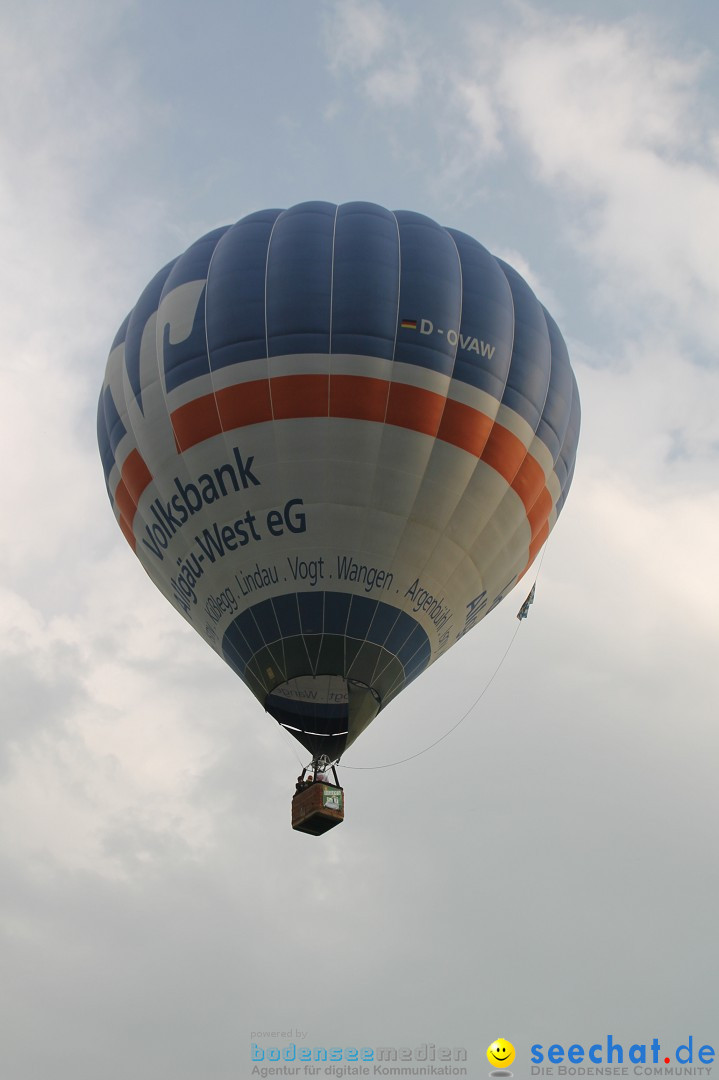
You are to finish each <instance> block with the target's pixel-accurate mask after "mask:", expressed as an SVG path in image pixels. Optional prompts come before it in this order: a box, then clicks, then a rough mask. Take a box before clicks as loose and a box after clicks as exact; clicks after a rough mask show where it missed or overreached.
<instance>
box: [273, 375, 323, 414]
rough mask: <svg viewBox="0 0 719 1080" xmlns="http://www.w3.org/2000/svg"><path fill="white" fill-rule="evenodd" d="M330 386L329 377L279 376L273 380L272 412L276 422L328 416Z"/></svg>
mask: <svg viewBox="0 0 719 1080" xmlns="http://www.w3.org/2000/svg"><path fill="white" fill-rule="evenodd" d="M329 384H330V377H329V375H278V376H277V377H276V378H274V379H271V380H270V389H271V393H272V412H273V414H274V418H275V420H293V419H295V418H297V417H308V416H327V415H328V414H329V399H330V386H329Z"/></svg>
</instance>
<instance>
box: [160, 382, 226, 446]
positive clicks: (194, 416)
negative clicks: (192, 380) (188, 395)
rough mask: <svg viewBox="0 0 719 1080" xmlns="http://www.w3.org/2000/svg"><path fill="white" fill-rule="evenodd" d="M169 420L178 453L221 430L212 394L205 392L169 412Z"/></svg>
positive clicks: (217, 433)
mask: <svg viewBox="0 0 719 1080" xmlns="http://www.w3.org/2000/svg"><path fill="white" fill-rule="evenodd" d="M170 421H171V423H172V430H173V431H174V432H175V440H176V442H177V445H178V447H179V449H180V453H182V452H183V451H184V450H189V449H190V447H191V446H196V445H197V443H199V442H204V441H205V439H211V438H212V437H213V435H219V434H220V432H221V431H222V425H221V423H220V414H219V413H218V411H217V403H216V402H215V395H214V394H205V395H204V396H203V397H199V398H195V400H194V401H188V403H187V405H181V406H180V407H179V409H175V411H174V412H173V413H170Z"/></svg>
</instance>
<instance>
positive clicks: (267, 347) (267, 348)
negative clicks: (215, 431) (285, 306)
mask: <svg viewBox="0 0 719 1080" xmlns="http://www.w3.org/2000/svg"><path fill="white" fill-rule="evenodd" d="M285 213H286V211H285V210H283V211H282V213H281V214H278V215H277V217H276V218H275V220H274V221H273V222H272V228H271V229H270V235H269V237H268V239H267V251H266V253H265V357H266V359H267V384H268V389H269V393H270V412H271V414H272V420H274V419H275V406H274V402H273V400H272V379H271V378H270V334H269V325H268V321H267V277H268V274H269V269H270V251H271V249H272V237H273V236H274V235H275V229H276V228H277V222H278V221H279V220H280V218H281V217H282V215H283V214H285Z"/></svg>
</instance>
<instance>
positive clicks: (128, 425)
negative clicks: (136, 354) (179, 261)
mask: <svg viewBox="0 0 719 1080" xmlns="http://www.w3.org/2000/svg"><path fill="white" fill-rule="evenodd" d="M160 295H162V294H160ZM159 309H160V304H159V302H158V305H157V311H159ZM133 311H134V308H133ZM157 311H156V312H154V314H155V315H156V314H157ZM130 314H132V312H131V313H130ZM151 318H152V315H150V317H149V318H148V319H147V320H146V321H145V326H147V323H148V322H149V321H150V319H151ZM145 326H143V328H142V329H143V332H144V329H145ZM140 341H141V343H142V335H140ZM155 342H156V343H157V336H156V337H155ZM125 345H126V341H124V342H123V344H122V359H121V370H120V375H119V382H120V386H121V387H122V407H123V408H124V410H125V415H124V417H123V416H122V414H121V413H120V410H119V408H118V405H117V401H116V400H115V395H114V394H113V392H112V384H111V380H110V379H108V378H107V375H108V372H107V371H106V376H105V377H106V382H107V389H108V390H109V393H110V397H111V399H112V402H113V404H114V406H115V409H116V410H117V414H118V416H119V417H120V419H121V421H122V422H123V425H124V427H125V436H124V437H127V436H130V439H131V442H132V445H133V448H134V449H135V450H137V452H138V454H140V457H141V458H142V460H143V461H144V460H145V459H144V457H143V455H142V454H141V453H140V448H139V443H138V438H137V429H136V428H135V426H134V424H133V422H132V417H131V416H130V405H129V402H128V398H127V394H126V393H125V380H126V379H127V385H128V386H130V380H129V377H128V376H127V365H126V363H125ZM155 356H156V358H157V344H156V345H155ZM108 359H109V358H108ZM158 370H159V365H158ZM160 388H161V389H162V392H163V396H164V398H165V404H167V395H166V394H165V390H164V385H163V383H162V379H161V378H160ZM130 391H132V387H131V386H130ZM133 400H134V398H133ZM138 411H139V412H140V414H141V415H142V416H143V420H146V419H147V418H146V417H145V416H144V414H143V413H142V410H141V409H140V408H139V406H138ZM169 423H170V428H171V429H172V430H173V431H174V429H173V428H172V420H171V419H170V420H169ZM118 445H119V444H118ZM130 453H132V451H130ZM128 457H129V454H126V455H125V458H124V459H123V465H124V463H125V461H126V460H127V458H128ZM113 459H114V462H115V468H116V469H117V471H118V472H119V474H120V479H119V481H118V484H117V485H116V487H115V492H114V495H113V505H115V503H114V500H115V499H116V497H117V490H118V487H119V486H120V484H122V483H123V477H122V468H121V466H119V465H118V464H117V458H116V457H115V451H114V450H113ZM145 465H146V467H147V470H148V472H149V473H150V476H151V477H152V480H151V483H150V484H147V485H146V487H145V489H144V491H143V492H142V494H143V495H144V493H145V491H147V489H148V488H151V489H152V490H151V492H150V494H153V492H154V497H155V498H158V497H159V491H158V488H157V482H156V477H155V476H154V475H153V473H152V470H151V469H150V466H149V465H148V464H147V462H145ZM139 503H140V498H138V501H137V503H135V513H134V514H133V519H132V523H129V522H128V525H129V526H130V529H131V531H132V535H133V538H134V537H135V520H136V519H137V518H138V517H139V518H140V521H141V523H142V524H143V525H144V526H145V528H146V529H149V527H150V522H149V520H148V518H147V517H145V515H144V514H143V512H142V511H141V510H140V506H139ZM138 546H139V545H137V544H135V547H134V548H133V550H134V551H135V552H137V550H138ZM138 558H139V556H138ZM140 563H141V565H142V566H143V567H144V566H145V563H144V561H143V560H142V559H140ZM148 573H149V571H148Z"/></svg>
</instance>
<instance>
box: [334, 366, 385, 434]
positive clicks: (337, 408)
mask: <svg viewBox="0 0 719 1080" xmlns="http://www.w3.org/2000/svg"><path fill="white" fill-rule="evenodd" d="M389 388H390V384H389V383H388V382H387V380H386V379H372V378H369V377H368V376H366V375H332V377H331V378H330V416H337V417H342V418H343V419H345V420H373V421H375V422H376V423H379V424H381V423H382V422H383V421H384V418H385V413H386V412H387V397H388V395H389Z"/></svg>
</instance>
